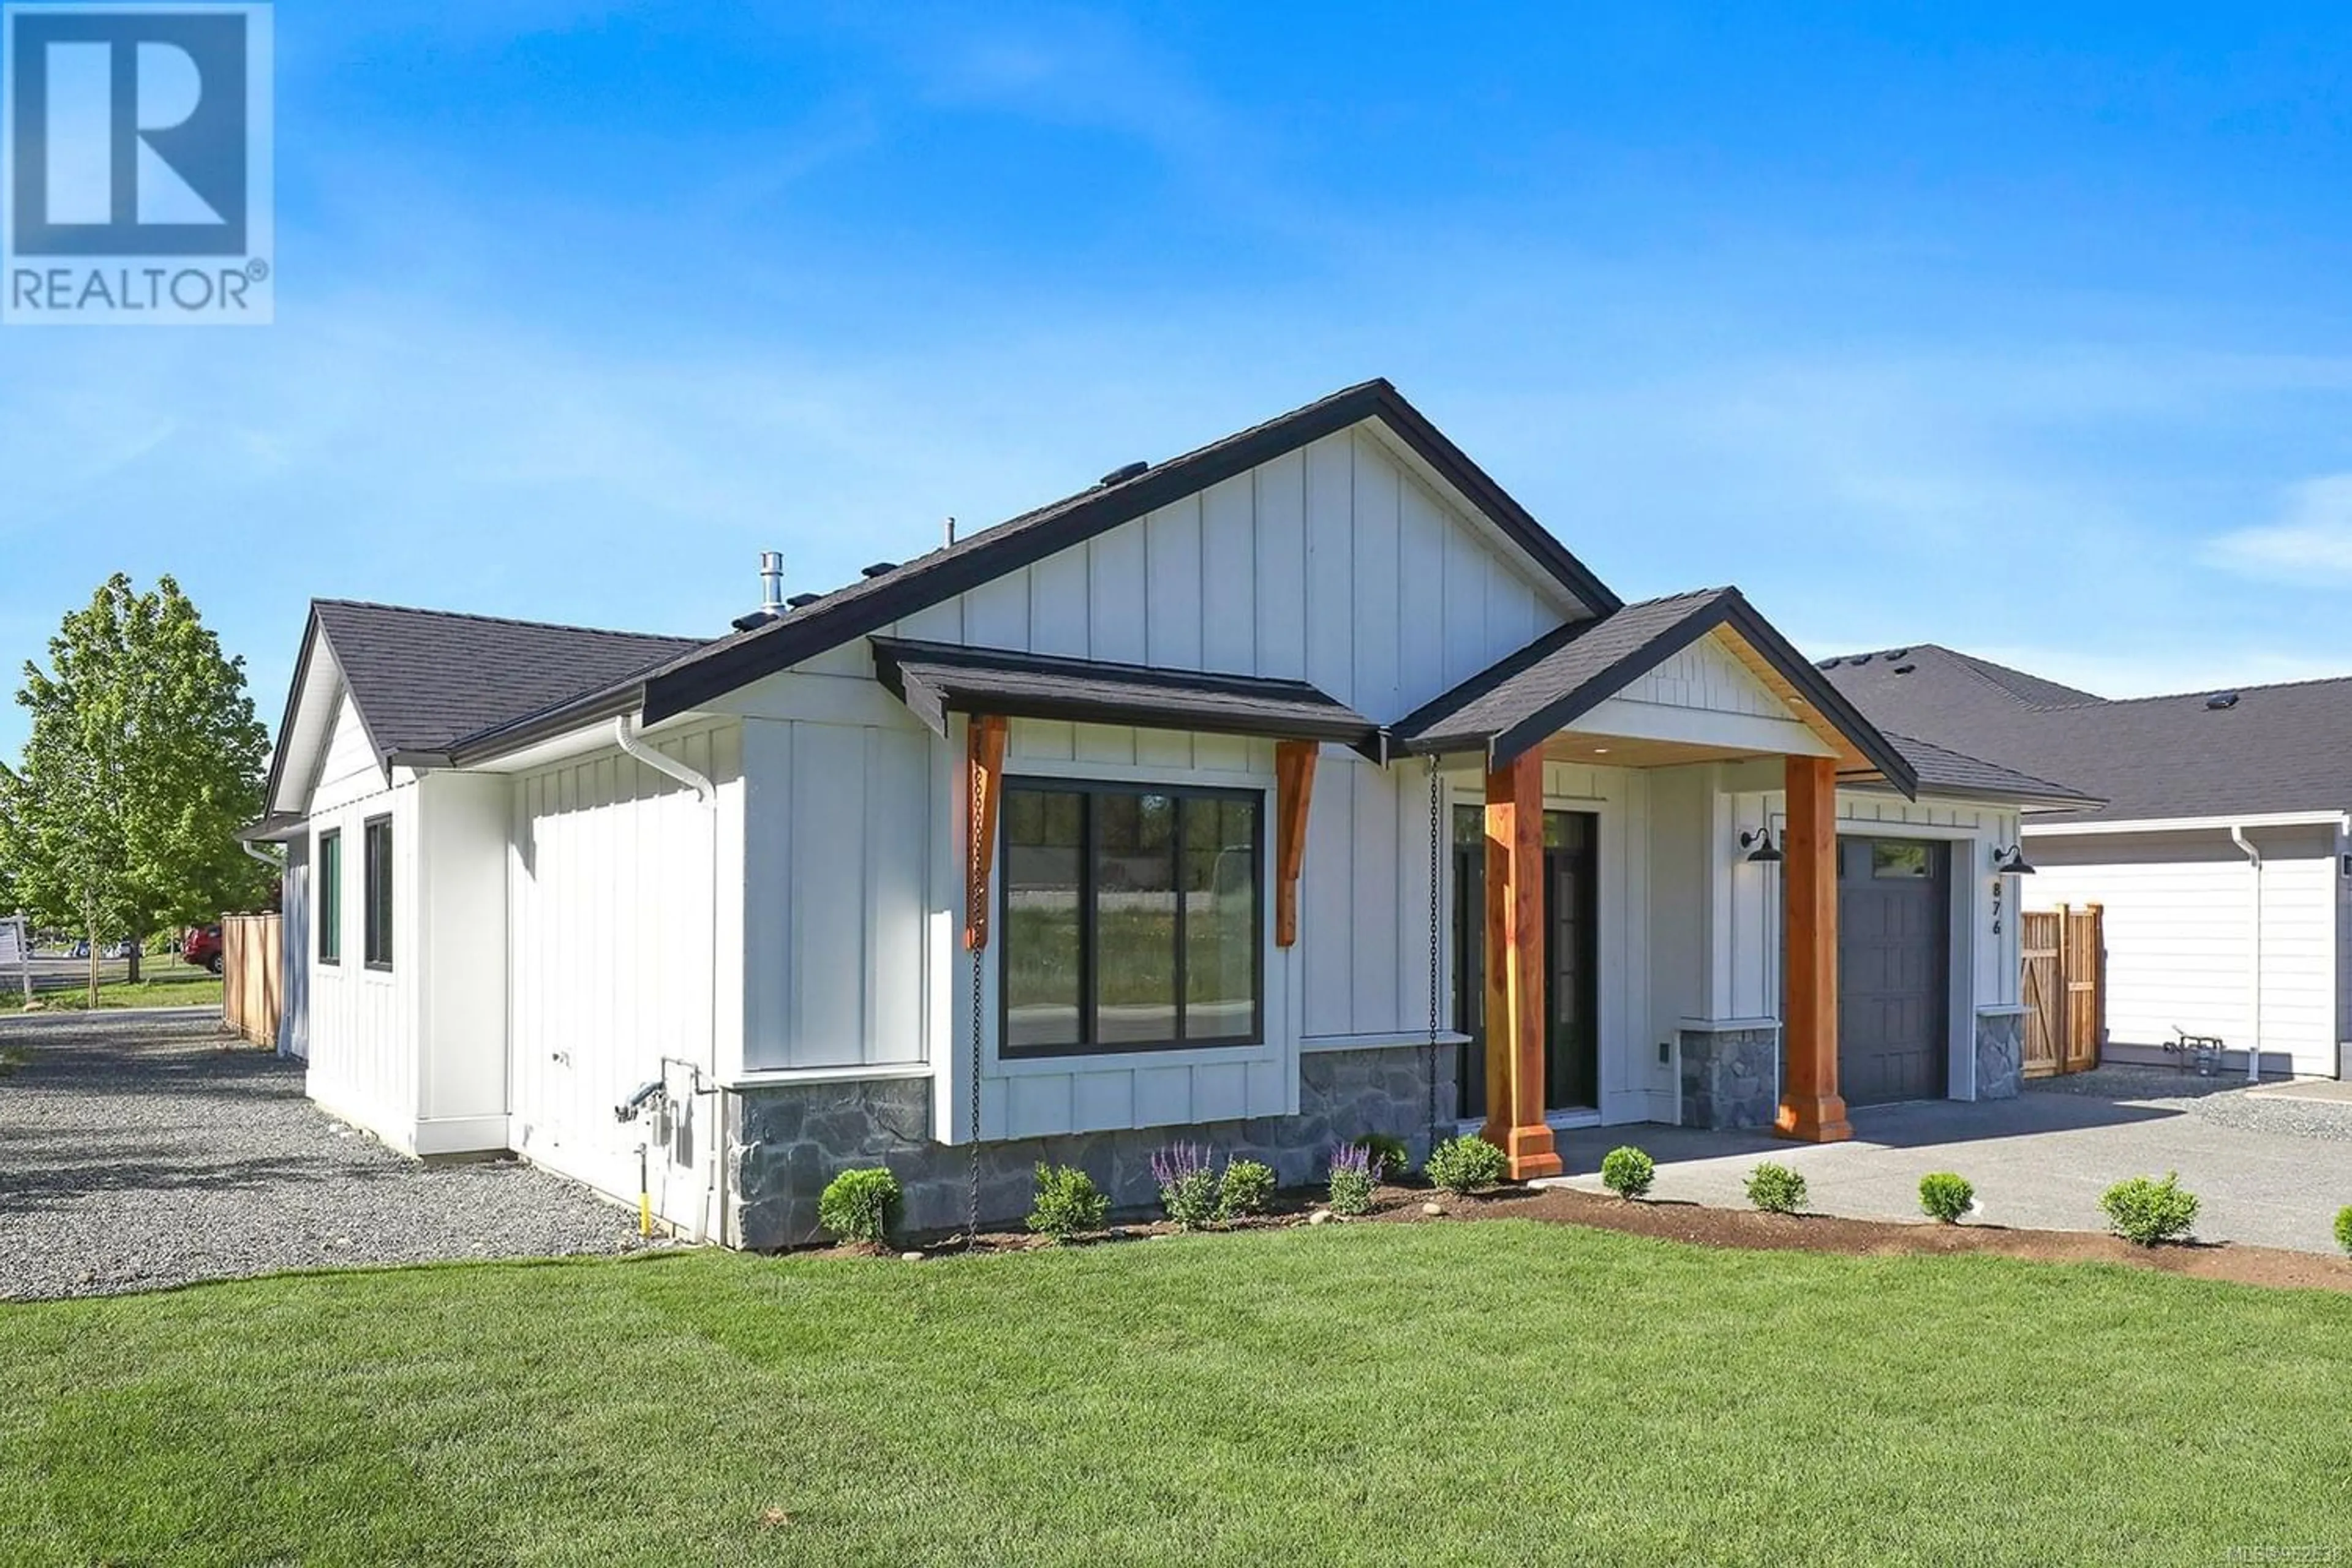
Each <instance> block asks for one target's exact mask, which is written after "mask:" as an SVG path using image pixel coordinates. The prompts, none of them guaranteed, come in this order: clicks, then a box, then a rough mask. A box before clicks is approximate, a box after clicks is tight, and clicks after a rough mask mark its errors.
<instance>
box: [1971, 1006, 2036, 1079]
mask: <svg viewBox="0 0 2352 1568" xmlns="http://www.w3.org/2000/svg"><path fill="white" fill-rule="evenodd" d="M2024 1087H2025V1015H2024V1014H2022V1013H1979V1014H1978V1015H1977V1098H1978V1099H1979V1100H2009V1099H2011V1098H2013V1097H2015V1096H2016V1094H2017V1093H2018V1092H2019V1090H2021V1089H2023V1088H2024Z"/></svg>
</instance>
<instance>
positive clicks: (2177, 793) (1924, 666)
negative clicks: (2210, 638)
mask: <svg viewBox="0 0 2352 1568" xmlns="http://www.w3.org/2000/svg"><path fill="white" fill-rule="evenodd" d="M1904 664H1908V665H1910V666H1911V667H1912V668H1911V669H1910V671H1909V672H1908V673H1906V674H1898V673H1896V671H1897V670H1898V669H1899V668H1901V666H1902V665H1904ZM1984 668H1987V666H1986V662H1985V661H1983V660H1979V659H1973V658H1969V657H1968V656H1967V655H1964V654H1958V653H1955V652H1953V651H1952V650H1951V649H1949V648H1943V647H1935V646H1933V645H1927V646H1923V647H1916V648H1913V649H1911V650H1909V653H1908V655H1907V657H1906V658H1903V659H1900V660H1896V661H1895V662H1893V663H1890V662H1888V660H1887V658H1886V657H1885V655H1883V654H1882V655H1878V656H1874V657H1873V658H1869V659H1867V660H1866V661H1857V660H1855V659H1853V658H1842V659H1836V660H1832V661H1829V662H1827V663H1826V664H1825V666H1824V669H1825V672H1826V673H1827V675H1828V676H1829V678H1830V679H1831V680H1832V681H1833V682H1834V683H1836V685H1837V686H1838V688H1839V689H1841V690H1843V692H1845V694H1846V695H1847V696H1848V697H1850V698H1852V699H1853V702H1854V704H1855V706H1857V707H1859V708H1861V709H1862V710H1863V711H1864V712H1865V713H1868V714H1870V715H1871V716H1872V718H1874V720H1876V721H1878V722H1879V723H1881V724H1883V725H1885V726H1886V727H1888V728H1890V729H1894V730H1900V731H1904V732H1905V733H1906V734H1912V735H1917V736H1919V737H1921V738H1922V739H1925V740H1927V741H1930V742H1935V743H1937V744H1939V745H1943V746H1948V747H1952V748H1955V749H1958V750H1960V751H1964V752H1969V753H1970V754H1971V755H1975V756H1979V757H1993V758H1998V759H2000V763H2001V764H2002V765H2003V766H2006V767H2010V768H2013V769H2016V770H2019V771H2021V772H2025V773H2031V774H2032V775H2034V776H2037V777H2040V778H2044V779H2049V780H2052V781H2053V782H2056V783H2058V784H2065V785H2067V786H2069V787H2070V788H2073V789H2075V790H2078V791H2080V792H2082V793H2083V794H2084V795H2090V796H2093V797H2095V799H2098V800H2102V801H2104V802H2105V805H2101V806H2099V807H2097V808H2096V809H2094V810H2090V811H2085V812H2083V813H2080V814H2076V815H2074V816H2069V818H2068V820H2070V821H2109V822H2130V821H2142V820H2147V819H2152V818H2164V817H2183V816H2240V815H2246V816H2252V815H2258V814H2266V813H2272V812H2287V811H2336V810H2341V809H2344V808H2346V807H2347V805H2352V776H2347V775H2352V679H2332V680H2309V681H2299V682H2295V683H2293V684H2289V685H2284V686H2249V687H2241V688H2236V689H2235V690H2236V692H2237V695H2238V700H2237V701H2236V702H2235V703H2232V704H2231V705H2229V706H2227V707H2222V708H2215V707H2210V706H2209V705H2208V700H2209V699H2210V697H2212V696H2213V695H2214V694H2215V693H2214V692H2210V691H2195V692H2187V693H2182V694H2180V695H2178V696H2170V697H2144V698H2134V699H2129V700H2121V701H2109V700H2105V699H2101V698H2096V697H2092V696H2090V695H2089V694H2088V693H2086V692H2082V691H2077V690H2075V689H2074V688H2072V687H2065V686H2060V685H2058V684H2057V683H2056V682H2050V681H2040V680H2038V679H2035V678H2033V677H2030V676H2026V677H2022V682H2023V683H2030V684H2023V683H2020V682H2011V681H1995V680H1991V679H1985V678H1984V677H1983V676H1982V675H1981V673H1980V672H1981V671H1982V670H1983V669H1984ZM1990 668H1991V669H1994V670H2000V669H2001V668H2002V667H2000V666H1999V665H1992V666H1990ZM2008 673H2009V674H2011V675H2012V676H2014V675H2018V674H2020V672H2016V671H2010V672H2008Z"/></svg>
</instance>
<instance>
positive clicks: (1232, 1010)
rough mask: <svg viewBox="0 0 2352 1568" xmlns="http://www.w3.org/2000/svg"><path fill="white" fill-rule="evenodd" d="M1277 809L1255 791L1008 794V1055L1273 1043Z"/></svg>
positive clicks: (1093, 787)
mask: <svg viewBox="0 0 2352 1568" xmlns="http://www.w3.org/2000/svg"><path fill="white" fill-rule="evenodd" d="M1264 808H1265V797H1264V796H1263V795H1261V794H1259V793H1258V792H1255V791H1250V790H1220V789H1181V788H1159V787H1150V788H1141V787H1137V786H1133V785H1120V784H1081V783H1066V782H1063V781H1060V780H1054V781H1045V780H1025V781H1024V780H1015V781H1013V782H1011V783H1009V784H1007V786H1006V788H1005V794H1004V821H1003V838H1004V872H1003V883H1004V918H1003V960H1002V963H1003V970H1002V976H1001V978H1002V984H1001V993H1002V994H1001V1008H1002V1014H1001V1017H1000V1024H1001V1027H1002V1033H1001V1035H1000V1039H1001V1040H1002V1041H1003V1054H1004V1055H1005V1056H1008V1057H1023V1056H1032V1057H1034V1056H1067V1055H1074V1054H1077V1053H1082V1052H1090V1051H1103V1052H1114V1051H1149V1050H1171V1049H1176V1048H1180V1047H1197V1046H1238V1045H1252V1044H1255V1043H1256V1042H1257V1041H1258V1040H1259V1039H1260V1038H1262V1037H1263V1035H1264V1016H1265V975H1264V968H1265V965H1264V938H1265V897H1264V886H1263V884H1264V879H1265V872H1264V866H1265V852H1264V851H1265V841H1264V831H1263V829H1264V824H1263V817H1264V815H1265V810H1264Z"/></svg>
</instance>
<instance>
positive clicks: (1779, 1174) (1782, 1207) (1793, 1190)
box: [1748, 1160, 1805, 1214]
mask: <svg viewBox="0 0 2352 1568" xmlns="http://www.w3.org/2000/svg"><path fill="white" fill-rule="evenodd" d="M1748 1202H1749V1203H1751V1204H1754V1205H1756V1206H1757V1207H1758V1208H1759V1209H1762V1210H1763V1211H1764V1212H1765V1213H1766V1214H1795V1213H1796V1212H1797V1211H1798V1210H1799V1209H1801V1208H1803V1207H1804V1206H1805V1178H1804V1177H1803V1176H1801V1175H1799V1174H1798V1173H1796V1172H1794V1171H1792V1170H1790V1168H1789V1167H1788V1166H1786V1165H1781V1164H1776V1163H1773V1162H1772V1161H1770V1160H1767V1161H1765V1162H1764V1163H1762V1164H1760V1165H1759V1166H1757V1167H1756V1168H1755V1169H1754V1170H1753V1171H1750V1172H1749V1173H1748Z"/></svg>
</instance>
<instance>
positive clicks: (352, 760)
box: [305, 696, 419, 1153]
mask: <svg viewBox="0 0 2352 1568" xmlns="http://www.w3.org/2000/svg"><path fill="white" fill-rule="evenodd" d="M416 801H417V795H416V779H415V775H414V774H413V773H409V772H408V771H407V770H405V769H395V770H394V783H392V784H387V783H386V782H385V779H384V774H383V768H382V767H381V766H379V765H378V763H377V762H376V755H375V751H374V748H373V746H372V745H371V744H370V743H369V742H368V740H367V736H366V732H365V731H364V730H363V729H362V725H361V723H360V716H359V710H358V709H357V708H356V707H354V706H353V705H352V701H351V699H350V698H349V697H348V696H346V697H344V698H343V699H342V700H341V705H340V706H339V708H338V710H337V711H336V715H335V727H334V731H333V733H332V734H331V736H330V738H329V740H328V742H327V744H326V746H325V748H324V752H323V760H322V762H321V763H320V769H319V778H318V782H317V783H316V784H314V785H313V787H312V790H311V795H310V823H309V831H310V863H311V865H313V866H314V867H315V866H316V865H318V863H319V858H318V843H319V839H320V837H321V836H322V835H324V834H327V833H331V832H339V833H341V836H342V851H341V855H342V887H341V905H342V921H341V931H340V935H341V962H340V963H321V962H320V958H319V948H318V943H317V941H316V940H315V933H314V939H313V941H312V942H311V944H310V1058H309V1070H308V1073H307V1075H306V1079H305V1088H306V1089H307V1091H308V1093H309V1094H310V1098H311V1099H312V1100H317V1101H318V1102H319V1103H320V1105H321V1106H322V1107H324V1108H325V1109H326V1110H329V1111H330V1112H331V1113H332V1114H334V1115H335V1116H338V1117H340V1118H341V1119H342V1120H344V1121H351V1122H353V1123H356V1124H357V1125H359V1126H362V1127H364V1128H366V1129H367V1130H368V1131H372V1132H373V1133H375V1134H376V1135H377V1136H378V1137H380V1138H382V1139H383V1140H384V1142H387V1143H390V1144H391V1145H392V1146H393V1147H394V1148H396V1149H400V1150H403V1151H404V1152H412V1153H413V1152H416V1149H415V1144H416V1124H417V1119H418V1110H419V1105H418V1082H419V1075H418V1068H419V1060H418V1050H417V1044H416V1041H417V996H418V991H417V985H416V966H415V964H414V963H404V962H403V959H404V955H410V956H413V955H414V954H415V952H416V938H417V931H418V924H417V910H416V900H415V893H414V889H415V886H416ZM378 816H389V817H390V818H391V819H392V849H393V933H392V935H393V959H394V963H393V967H392V970H391V972H390V973H384V972H382V971H377V970H371V969H369V968H368V967H367V966H366V953H365V952H364V932H365V930H366V927H365V923H364V921H365V918H366V915H365V910H366V887H367V869H366V868H367V853H366V847H365V832H364V829H365V826H366V824H367V823H368V821H369V820H370V819H372V818H374V817H378ZM318 886H319V884H318V879H317V878H316V877H315V876H314V877H313V878H312V879H311V889H312V897H313V899H314V900H315V899H316V898H317V896H318Z"/></svg>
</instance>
